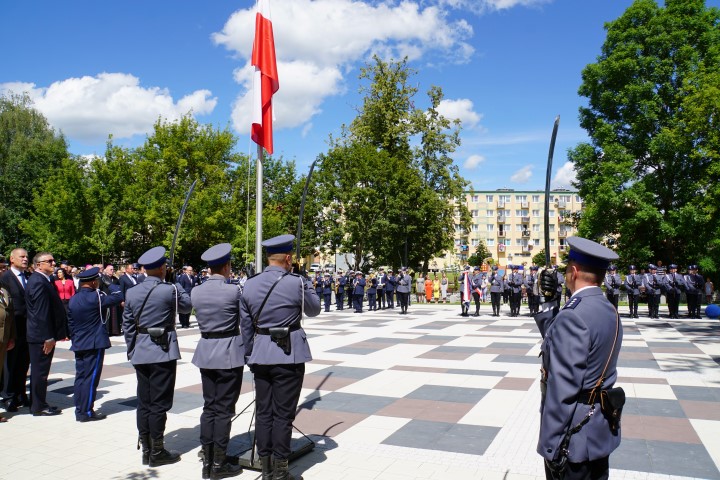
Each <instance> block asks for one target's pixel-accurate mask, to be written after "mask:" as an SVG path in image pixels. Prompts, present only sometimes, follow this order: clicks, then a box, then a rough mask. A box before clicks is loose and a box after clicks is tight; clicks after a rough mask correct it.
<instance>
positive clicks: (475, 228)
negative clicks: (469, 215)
mask: <svg viewBox="0 0 720 480" xmlns="http://www.w3.org/2000/svg"><path fill="white" fill-rule="evenodd" d="M472 231H473V232H477V231H479V225H478V224H477V223H473V226H472Z"/></svg>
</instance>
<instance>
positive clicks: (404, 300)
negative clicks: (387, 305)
mask: <svg viewBox="0 0 720 480" xmlns="http://www.w3.org/2000/svg"><path fill="white" fill-rule="evenodd" d="M396 281H397V297H398V303H399V304H400V313H401V314H402V315H406V314H407V311H408V305H409V304H410V289H411V288H412V277H411V276H410V275H408V273H407V268H405V267H403V268H402V269H401V270H400V273H398V276H397V278H396Z"/></svg>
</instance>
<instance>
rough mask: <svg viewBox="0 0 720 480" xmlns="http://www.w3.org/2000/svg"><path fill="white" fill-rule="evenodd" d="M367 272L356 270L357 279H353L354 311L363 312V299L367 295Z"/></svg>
mask: <svg viewBox="0 0 720 480" xmlns="http://www.w3.org/2000/svg"><path fill="white" fill-rule="evenodd" d="M366 283H367V282H366V281H365V274H363V272H360V271H357V272H355V279H354V280H353V308H354V309H355V311H354V312H353V313H363V311H362V307H363V300H364V297H365V284H366Z"/></svg>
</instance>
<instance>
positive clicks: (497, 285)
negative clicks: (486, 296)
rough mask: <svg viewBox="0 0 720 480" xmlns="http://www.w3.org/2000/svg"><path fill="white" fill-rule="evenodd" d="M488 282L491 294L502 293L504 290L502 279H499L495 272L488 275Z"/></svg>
mask: <svg viewBox="0 0 720 480" xmlns="http://www.w3.org/2000/svg"><path fill="white" fill-rule="evenodd" d="M488 282H489V283H490V292H491V293H492V292H495V293H502V291H503V289H504V288H505V286H504V284H503V279H502V278H501V277H500V275H498V274H497V272H493V273H491V274H490V280H489V281H488Z"/></svg>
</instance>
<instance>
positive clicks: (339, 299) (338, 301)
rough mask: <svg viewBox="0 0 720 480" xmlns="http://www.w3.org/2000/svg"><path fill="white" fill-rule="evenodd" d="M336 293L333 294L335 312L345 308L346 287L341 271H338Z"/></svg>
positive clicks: (345, 279)
mask: <svg viewBox="0 0 720 480" xmlns="http://www.w3.org/2000/svg"><path fill="white" fill-rule="evenodd" d="M338 274H339V275H340V276H339V277H338V281H337V292H336V293H335V310H343V309H344V308H345V286H346V285H347V277H346V276H345V275H343V272H342V270H338Z"/></svg>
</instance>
